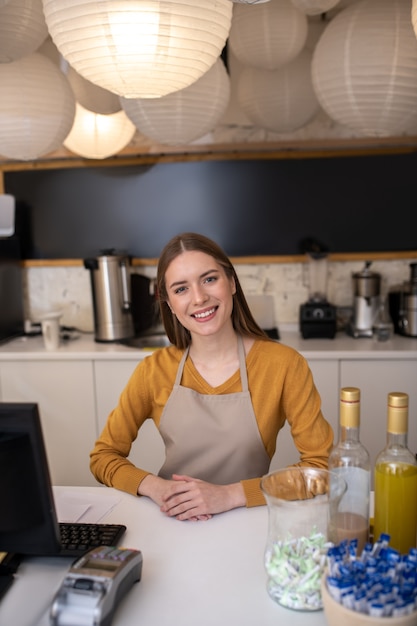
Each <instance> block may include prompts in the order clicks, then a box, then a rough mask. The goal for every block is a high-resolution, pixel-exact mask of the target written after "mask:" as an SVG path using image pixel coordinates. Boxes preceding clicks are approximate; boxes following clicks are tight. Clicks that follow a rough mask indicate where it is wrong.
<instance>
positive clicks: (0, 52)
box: [0, 0, 48, 63]
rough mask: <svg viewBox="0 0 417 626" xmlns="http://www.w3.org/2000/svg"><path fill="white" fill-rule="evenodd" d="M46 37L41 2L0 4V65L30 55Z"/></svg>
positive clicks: (10, 0) (22, 0)
mask: <svg viewBox="0 0 417 626" xmlns="http://www.w3.org/2000/svg"><path fill="white" fill-rule="evenodd" d="M47 36H48V29H47V27H46V22H45V17H44V14H43V7H42V0H8V2H2V3H0V63H10V62H11V61H17V60H18V59H21V58H22V57H24V56H27V55H28V54H32V52H35V50H37V49H38V48H39V46H40V45H41V44H42V42H43V41H45V39H46V38H47Z"/></svg>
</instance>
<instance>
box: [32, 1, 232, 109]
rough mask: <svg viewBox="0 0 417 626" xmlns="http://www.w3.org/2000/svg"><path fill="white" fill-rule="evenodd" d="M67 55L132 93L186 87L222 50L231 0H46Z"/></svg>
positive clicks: (106, 84)
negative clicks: (212, 0) (208, 0)
mask: <svg viewBox="0 0 417 626" xmlns="http://www.w3.org/2000/svg"><path fill="white" fill-rule="evenodd" d="M43 2H44V12H45V19H46V23H47V25H48V29H49V32H50V34H51V37H52V39H53V40H54V42H55V44H56V46H57V48H58V49H59V51H60V52H61V54H62V55H63V57H64V58H65V59H66V60H67V61H68V62H69V63H70V65H71V66H72V67H73V68H74V69H75V70H76V71H77V72H78V73H79V74H81V76H83V77H84V78H86V79H87V80H89V81H91V82H92V83H94V84H96V85H99V86H100V87H103V88H104V89H108V90H109V91H112V92H114V93H116V94H118V95H119V96H125V97H128V98H157V97H160V96H165V95H167V94H169V93H172V92H174V91H177V90H178V89H184V88H185V87H188V86H189V85H191V84H192V83H193V82H194V81H196V80H197V79H198V78H200V76H202V75H203V74H204V73H205V72H206V71H207V70H209V69H210V67H211V66H212V65H213V64H214V62H215V61H216V59H217V58H218V57H219V56H220V54H221V51H222V49H223V48H224V45H225V43H226V40H227V37H228V35H229V30H230V25H231V21H232V10H233V5H232V3H231V2H230V0H216V1H215V2H207V0H176V1H175V0H101V1H98V0H76V2H68V0H43Z"/></svg>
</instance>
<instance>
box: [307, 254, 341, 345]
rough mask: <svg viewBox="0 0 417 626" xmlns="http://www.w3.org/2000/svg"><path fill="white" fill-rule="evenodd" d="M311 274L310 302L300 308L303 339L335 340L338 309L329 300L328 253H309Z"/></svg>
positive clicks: (309, 270)
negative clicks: (327, 293)
mask: <svg viewBox="0 0 417 626" xmlns="http://www.w3.org/2000/svg"><path fill="white" fill-rule="evenodd" d="M307 259H308V272H309V281H308V282H309V297H308V301H307V302H305V303H304V304H302V305H301V306H300V331H301V335H302V337H303V339H309V338H317V339H318V338H327V339H333V338H334V336H335V334H336V329H337V316H336V307H335V306H334V305H333V304H330V303H329V302H328V300H327V295H326V292H327V270H328V268H327V253H326V252H307Z"/></svg>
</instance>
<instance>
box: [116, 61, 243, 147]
mask: <svg viewBox="0 0 417 626" xmlns="http://www.w3.org/2000/svg"><path fill="white" fill-rule="evenodd" d="M229 98H230V80H229V76H228V74H227V72H226V69H225V67H224V64H223V61H222V60H221V59H218V60H217V61H216V63H215V64H214V65H213V67H211V68H210V69H209V70H208V72H206V74H204V76H202V77H201V78H199V79H198V80H197V81H196V82H195V83H193V84H192V85H190V86H189V87H186V88H185V89H181V90H180V91H176V92H175V93H171V94H169V95H167V96H163V97H162V98H141V99H133V100H132V99H131V98H121V102H122V106H123V109H124V110H125V111H126V114H127V115H128V117H129V118H130V119H131V120H132V122H133V123H134V124H135V126H136V128H138V130H139V131H140V132H141V133H143V134H144V135H146V136H147V137H150V138H151V139H154V140H155V141H158V142H159V143H164V144H168V145H181V144H184V143H190V142H191V141H194V140H196V139H199V138H200V137H202V136H203V135H205V134H206V133H208V132H210V131H211V130H213V128H214V127H215V126H216V124H217V122H218V120H219V119H220V118H221V116H222V115H223V113H224V112H225V110H226V107H227V103H228V101H229Z"/></svg>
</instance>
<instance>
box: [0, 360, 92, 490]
mask: <svg viewBox="0 0 417 626" xmlns="http://www.w3.org/2000/svg"><path fill="white" fill-rule="evenodd" d="M0 377H1V389H2V400H3V401H4V402H37V403H38V405H39V411H40V417H41V422H42V430H43V435H44V439H45V445H46V451H47V456H48V463H49V469H50V473H51V480H52V483H53V484H54V485H96V484H97V482H96V481H95V479H94V477H93V476H92V474H91V472H90V469H89V452H90V450H91V449H92V447H93V445H94V441H95V438H96V432H97V429H96V419H95V399H94V384H93V366H92V363H91V361H64V360H61V361H57V360H50V361H45V360H42V361H33V360H32V361H26V360H25V361H7V362H2V363H1V364H0Z"/></svg>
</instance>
